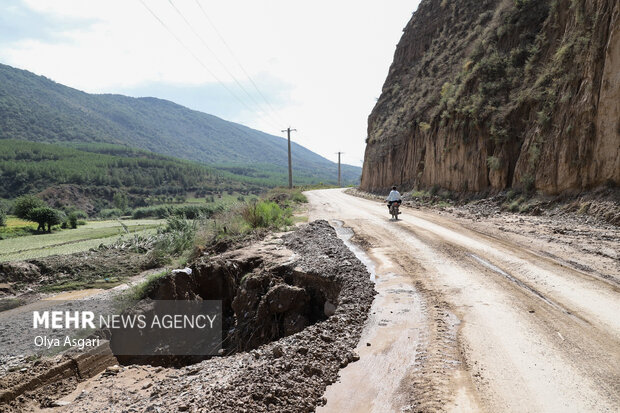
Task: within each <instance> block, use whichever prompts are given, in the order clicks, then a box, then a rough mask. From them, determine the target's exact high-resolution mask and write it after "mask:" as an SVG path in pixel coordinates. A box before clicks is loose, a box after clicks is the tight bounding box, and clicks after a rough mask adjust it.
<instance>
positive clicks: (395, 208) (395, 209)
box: [390, 202, 400, 221]
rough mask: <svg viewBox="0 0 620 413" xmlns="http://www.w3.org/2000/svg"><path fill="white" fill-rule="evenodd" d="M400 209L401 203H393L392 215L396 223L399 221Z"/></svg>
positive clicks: (391, 207)
mask: <svg viewBox="0 0 620 413" xmlns="http://www.w3.org/2000/svg"><path fill="white" fill-rule="evenodd" d="M399 207H400V202H392V205H391V206H390V215H391V216H392V219H394V220H396V221H398V216H399V215H400V211H399Z"/></svg>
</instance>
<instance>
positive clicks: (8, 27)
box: [0, 0, 419, 166]
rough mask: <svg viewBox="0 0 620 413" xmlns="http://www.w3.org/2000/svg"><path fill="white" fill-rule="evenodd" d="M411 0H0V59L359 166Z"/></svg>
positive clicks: (415, 1) (89, 89)
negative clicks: (182, 109)
mask: <svg viewBox="0 0 620 413" xmlns="http://www.w3.org/2000/svg"><path fill="white" fill-rule="evenodd" d="M418 4H419V0H409V1H405V0H388V1H376V0H357V1H355V0H337V1H336V0H331V1H327V0H313V1H299V0H235V1H221V0H218V1H215V0H88V1H85V0H54V1H48V0H3V1H2V2H1V3H0V62H1V63H4V64H8V65H11V66H14V67H18V68H20V69H25V70H29V71H31V72H34V73H36V74H39V75H43V76H46V77H48V78H50V79H52V80H54V81H56V82H58V83H62V84H64V85H67V86H71V87H74V88H76V89H80V90H83V91H86V92H89V93H119V94H124V95H129V96H134V97H141V96H154V97H158V98H162V99H168V100H171V101H173V102H176V103H179V104H181V105H183V106H187V107H189V108H191V109H195V110H199V111H202V112H206V113H210V114H213V115H215V116H219V117H221V118H223V119H226V120H229V121H233V122H238V123H242V124H244V125H247V126H249V127H252V128H255V129H259V130H262V131H264V132H267V133H270V134H273V135H278V136H286V135H285V134H284V133H282V132H281V130H282V129H286V128H287V127H288V126H290V127H292V128H295V129H297V132H293V133H292V140H294V141H295V142H297V143H299V144H301V145H303V146H305V147H307V148H308V149H310V150H312V151H314V152H317V153H319V154H320V155H322V156H324V157H326V158H328V159H331V160H334V161H335V160H336V159H337V155H336V152H338V151H341V152H344V155H343V157H342V159H343V162H344V163H348V164H352V165H358V166H361V165H362V161H363V156H364V148H365V144H364V140H365V139H366V127H367V118H368V115H369V114H370V112H371V110H372V108H373V106H374V105H375V102H376V99H377V98H378V97H379V95H380V93H381V87H382V85H383V82H384V80H385V77H386V76H387V73H388V69H389V66H390V64H391V62H392V58H393V55H394V50H395V48H396V44H397V43H398V41H399V39H400V37H401V35H402V30H403V28H404V27H405V25H406V23H407V22H408V21H409V19H410V18H411V14H412V13H413V12H414V11H415V9H416V8H417V6H418Z"/></svg>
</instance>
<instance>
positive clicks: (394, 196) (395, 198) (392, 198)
mask: <svg viewBox="0 0 620 413" xmlns="http://www.w3.org/2000/svg"><path fill="white" fill-rule="evenodd" d="M385 200H386V201H387V204H388V211H389V210H390V207H391V206H392V204H393V203H394V202H398V206H400V204H402V202H403V200H402V199H401V198H400V192H398V191H397V190H396V187H395V186H393V187H392V190H391V191H390V194H389V195H388V197H387V198H385Z"/></svg>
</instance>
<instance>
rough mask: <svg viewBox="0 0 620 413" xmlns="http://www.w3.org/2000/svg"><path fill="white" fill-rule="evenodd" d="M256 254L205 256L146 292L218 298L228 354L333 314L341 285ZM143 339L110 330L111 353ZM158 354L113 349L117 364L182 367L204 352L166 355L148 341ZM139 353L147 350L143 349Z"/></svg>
mask: <svg viewBox="0 0 620 413" xmlns="http://www.w3.org/2000/svg"><path fill="white" fill-rule="evenodd" d="M263 264H264V263H263V260H262V259H261V258H259V257H252V259H247V260H245V261H243V260H221V259H204V260H202V261H199V262H198V263H196V264H194V265H192V268H191V269H192V271H191V273H187V272H179V273H176V274H170V275H168V276H165V277H162V278H160V279H158V280H157V281H156V282H155V283H154V285H153V286H152V287H151V288H150V290H149V292H148V298H149V299H152V300H221V303H222V324H223V326H222V327H223V328H222V337H221V338H222V340H221V346H222V350H221V351H220V355H223V356H227V355H231V354H234V353H237V352H243V351H248V350H252V349H255V348H257V347H259V346H261V345H263V344H266V343H269V342H272V341H276V340H278V339H280V338H282V337H286V336H289V335H291V334H295V333H297V332H299V331H302V330H303V329H305V328H306V327H308V326H310V325H312V324H314V323H316V322H319V321H322V320H325V319H327V318H328V317H329V316H331V315H333V314H334V312H335V310H336V305H337V303H338V295H339V293H340V289H341V286H340V284H339V283H338V282H337V281H334V280H333V279H329V278H327V277H322V276H321V275H319V274H314V273H310V272H305V271H303V270H301V269H300V268H298V267H294V266H292V265H291V264H282V265H278V266H275V267H271V266H269V269H266V267H265V266H264V265H263ZM140 340H142V342H141V344H140V345H141V346H142V348H143V349H144V345H145V343H144V340H143V338H142V337H141V333H140V331H139V330H137V329H126V330H122V329H121V330H118V331H116V330H115V331H114V332H113V333H112V335H111V337H110V347H111V349H112V352H113V353H115V349H117V350H118V349H120V348H123V349H126V348H127V345H128V343H129V344H130V343H132V342H139V341H140ZM148 345H149V346H150V350H151V351H152V352H155V353H157V351H158V350H157V349H161V350H162V351H161V353H162V354H159V355H154V356H126V355H121V354H116V353H115V355H116V358H117V359H118V361H119V363H121V364H150V365H159V366H179V367H180V366H184V365H188V364H193V363H196V362H199V361H201V360H204V359H206V358H209V357H208V356H183V355H175V356H170V355H165V353H166V352H165V350H166V344H165V343H157V342H153V343H148ZM141 354H145V353H144V352H143V353H141Z"/></svg>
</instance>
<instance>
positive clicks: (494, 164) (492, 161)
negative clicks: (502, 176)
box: [487, 156, 502, 171]
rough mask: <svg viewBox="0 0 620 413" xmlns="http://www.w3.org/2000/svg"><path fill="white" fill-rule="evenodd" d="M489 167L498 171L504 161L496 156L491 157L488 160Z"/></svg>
mask: <svg viewBox="0 0 620 413" xmlns="http://www.w3.org/2000/svg"><path fill="white" fill-rule="evenodd" d="M487 166H488V167H489V169H491V170H493V171H497V170H499V169H500V168H501V166H502V161H501V160H500V159H499V158H498V157H496V156H489V157H488V158H487Z"/></svg>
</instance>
